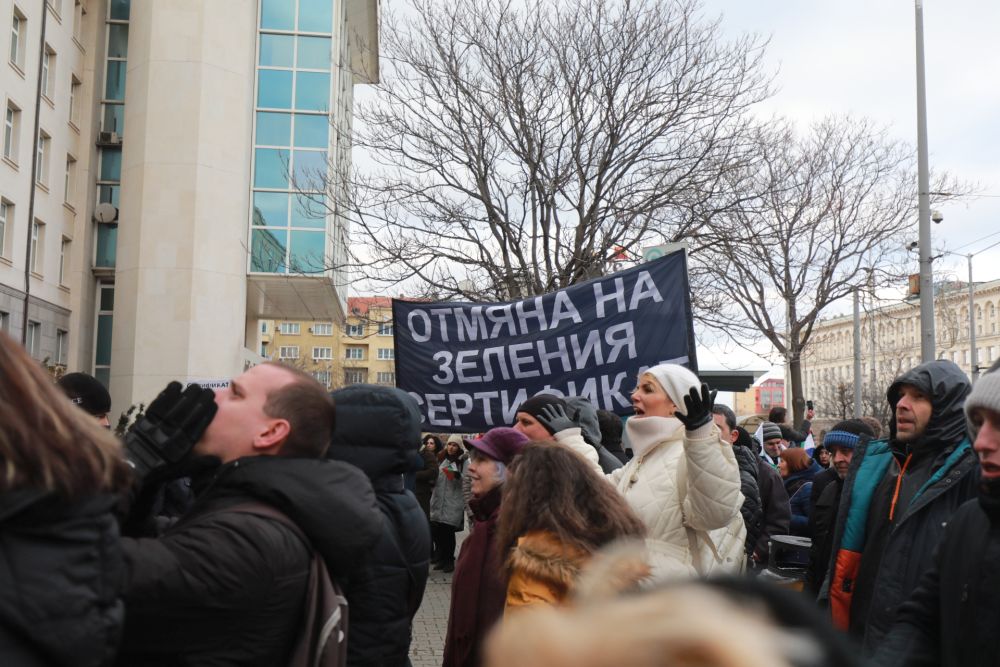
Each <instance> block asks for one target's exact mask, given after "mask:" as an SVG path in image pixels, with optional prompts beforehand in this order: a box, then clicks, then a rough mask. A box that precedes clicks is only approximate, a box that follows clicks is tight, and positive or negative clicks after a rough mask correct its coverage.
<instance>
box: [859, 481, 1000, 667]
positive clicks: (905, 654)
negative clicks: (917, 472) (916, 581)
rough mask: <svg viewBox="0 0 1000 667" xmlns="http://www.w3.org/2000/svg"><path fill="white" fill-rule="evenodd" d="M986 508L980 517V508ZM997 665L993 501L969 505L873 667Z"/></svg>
mask: <svg viewBox="0 0 1000 667" xmlns="http://www.w3.org/2000/svg"><path fill="white" fill-rule="evenodd" d="M987 508H988V509H989V511H988V512H987V511H986V509H987ZM998 662H1000V498H997V497H994V498H993V499H992V503H990V504H986V503H984V502H983V498H982V496H981V497H980V499H976V500H970V501H969V502H967V503H965V504H964V505H962V507H961V508H959V510H958V511H957V512H955V514H954V516H953V517H952V519H951V521H950V522H949V523H948V526H947V528H946V529H945V534H944V538H943V539H942V541H941V544H940V546H939V547H938V549H937V551H936V553H935V556H934V560H933V563H932V565H931V567H930V568H929V569H928V570H927V571H926V572H925V573H924V575H923V577H922V578H921V580H920V585H919V586H918V587H917V589H916V590H915V591H914V593H913V595H912V596H911V597H910V599H909V600H908V601H907V602H904V603H903V604H902V605H901V606H900V608H899V614H898V615H897V621H896V624H895V625H894V626H893V628H892V631H891V632H890V633H889V635H888V636H887V637H886V639H885V640H884V641H883V642H881V644H880V646H879V647H878V653H877V654H876V657H875V659H874V660H873V664H875V665H885V666H887V667H888V666H890V665H891V666H892V667H895V666H896V665H904V666H907V667H915V666H917V665H943V666H944V667H988V666H995V665H997V664H998Z"/></svg>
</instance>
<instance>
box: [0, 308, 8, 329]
mask: <svg viewBox="0 0 1000 667" xmlns="http://www.w3.org/2000/svg"><path fill="white" fill-rule="evenodd" d="M0 331H3V332H4V333H10V313H5V312H4V311H2V310H0Z"/></svg>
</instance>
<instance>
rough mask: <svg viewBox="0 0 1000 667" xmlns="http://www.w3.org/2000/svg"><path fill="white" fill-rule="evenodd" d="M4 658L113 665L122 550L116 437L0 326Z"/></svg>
mask: <svg viewBox="0 0 1000 667" xmlns="http://www.w3.org/2000/svg"><path fill="white" fill-rule="evenodd" d="M0 462H2V473H0V665H17V666H18V667H22V666H23V667H32V666H34V665H46V666H48V667H52V666H55V665H73V666H74V667H77V666H78V667H97V666H100V665H108V664H111V663H112V662H113V660H114V657H115V649H116V647H117V645H118V642H119V640H120V638H121V628H122V622H123V620H124V609H123V606H122V603H121V601H120V600H119V591H120V586H121V582H122V579H123V576H122V567H123V565H122V563H123V561H122V552H121V545H120V543H119V539H118V525H117V523H116V521H115V518H114V516H113V515H112V512H111V510H112V508H113V507H114V506H115V503H116V499H117V495H118V494H119V493H121V492H122V491H124V490H125V488H126V487H127V485H128V481H129V477H130V476H129V473H128V468H127V467H126V464H125V463H124V459H123V458H122V453H121V448H120V446H119V444H118V441H117V440H115V438H114V436H113V435H111V433H110V432H109V431H107V430H105V429H103V428H101V427H100V426H99V425H98V423H97V421H96V420H94V419H92V418H90V417H89V416H88V415H87V414H86V413H84V412H83V411H82V410H79V409H78V408H76V407H74V406H73V405H72V404H71V403H70V402H69V401H68V400H67V399H66V397H65V396H63V395H62V394H61V393H59V391H58V390H57V389H56V387H55V385H54V384H53V383H52V382H51V380H50V379H49V378H48V377H47V376H46V375H45V373H44V372H43V371H42V369H41V367H40V366H39V365H38V363H37V362H35V361H34V360H33V359H31V358H30V357H29V356H28V355H27V353H26V352H25V351H24V349H23V348H22V347H21V346H20V345H18V344H16V343H15V342H14V341H13V340H11V339H10V338H9V337H7V336H6V335H5V334H3V333H0Z"/></svg>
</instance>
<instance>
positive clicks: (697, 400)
mask: <svg viewBox="0 0 1000 667" xmlns="http://www.w3.org/2000/svg"><path fill="white" fill-rule="evenodd" d="M717 393H718V392H717V391H715V390H714V389H713V390H712V391H709V390H708V385H707V384H705V383H704V382H702V383H701V395H699V394H698V389H697V387H691V393H690V394H688V395H687V396H685V397H684V407H686V408H687V414H686V415H682V414H681V413H680V412H675V413H674V416H675V417H677V418H678V419H680V420H681V421H682V422H684V428H686V429H687V430H689V431H694V430H696V429H699V428H701V427H702V426H704V425H705V424H707V423H708V422H710V421H712V407H713V406H714V405H715V395H716V394H717Z"/></svg>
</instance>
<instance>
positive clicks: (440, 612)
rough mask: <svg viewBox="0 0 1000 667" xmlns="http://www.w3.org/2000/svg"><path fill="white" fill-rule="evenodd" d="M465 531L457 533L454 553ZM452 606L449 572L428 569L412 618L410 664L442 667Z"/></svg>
mask: <svg viewBox="0 0 1000 667" xmlns="http://www.w3.org/2000/svg"><path fill="white" fill-rule="evenodd" d="M466 535H467V533H466V532H464V531H463V532H461V533H459V534H458V535H456V536H455V537H456V540H455V541H456V542H457V546H456V547H455V553H456V554H457V553H458V551H459V549H461V546H462V540H463V539H464V538H465V536H466ZM450 606H451V574H445V573H443V572H441V571H440V570H434V569H431V573H430V577H428V579H427V588H426V589H425V590H424V600H423V602H422V603H421V604H420V610H419V611H418V612H417V616H416V618H414V619H413V641H412V642H411V643H410V662H412V663H413V667H441V661H442V660H443V659H444V637H445V634H446V633H447V631H448V608H449V607H450Z"/></svg>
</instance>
